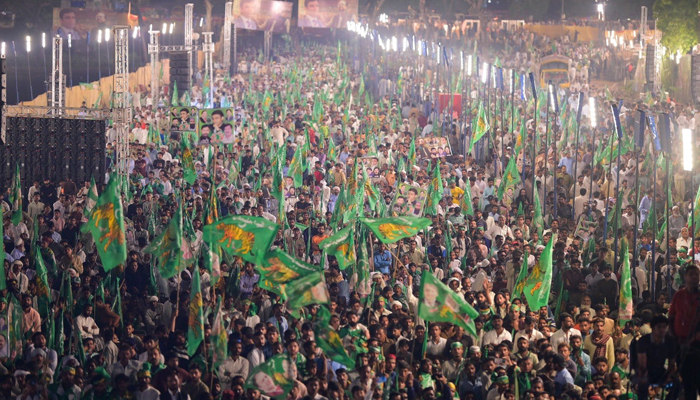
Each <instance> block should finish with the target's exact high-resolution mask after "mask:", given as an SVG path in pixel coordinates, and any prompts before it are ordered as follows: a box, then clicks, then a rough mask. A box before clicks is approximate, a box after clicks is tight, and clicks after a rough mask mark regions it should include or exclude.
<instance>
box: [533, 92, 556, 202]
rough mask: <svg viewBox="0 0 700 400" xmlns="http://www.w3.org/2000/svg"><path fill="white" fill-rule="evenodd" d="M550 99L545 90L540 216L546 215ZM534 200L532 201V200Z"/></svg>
mask: <svg viewBox="0 0 700 400" xmlns="http://www.w3.org/2000/svg"><path fill="white" fill-rule="evenodd" d="M550 101H552V99H550V93H549V90H547V104H546V106H545V120H544V182H542V186H543V187H544V189H543V191H544V195H543V196H542V212H543V214H542V215H546V214H547V174H549V167H548V165H549V102H550ZM533 200H534V199H533Z"/></svg>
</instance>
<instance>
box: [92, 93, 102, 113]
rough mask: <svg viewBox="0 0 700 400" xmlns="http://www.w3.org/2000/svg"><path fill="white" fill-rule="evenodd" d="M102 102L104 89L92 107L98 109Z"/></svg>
mask: <svg viewBox="0 0 700 400" xmlns="http://www.w3.org/2000/svg"><path fill="white" fill-rule="evenodd" d="M101 103H102V91H100V93H99V94H98V95H97V100H95V103H94V104H93V105H92V108H94V109H97V108H100V104H101Z"/></svg>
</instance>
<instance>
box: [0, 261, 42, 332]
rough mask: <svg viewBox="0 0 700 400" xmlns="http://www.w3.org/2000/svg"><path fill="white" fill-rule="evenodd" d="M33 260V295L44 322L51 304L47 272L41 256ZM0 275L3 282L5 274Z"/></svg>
mask: <svg viewBox="0 0 700 400" xmlns="http://www.w3.org/2000/svg"><path fill="white" fill-rule="evenodd" d="M3 253H4V252H3ZM34 259H35V260H36V266H35V267H36V277H35V278H34V282H35V284H36V290H35V294H34V295H35V296H36V297H37V302H38V305H39V309H38V310H37V311H39V315H40V316H41V318H42V319H44V320H45V319H46V318H49V312H50V308H49V305H50V303H51V297H50V289H49V274H48V270H47V269H46V265H44V258H43V257H41V255H38V257H34ZM0 275H3V277H2V278H0V279H2V280H3V281H4V280H5V276H4V275H5V273H4V272H2V273H0Z"/></svg>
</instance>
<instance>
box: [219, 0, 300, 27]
mask: <svg viewBox="0 0 700 400" xmlns="http://www.w3.org/2000/svg"><path fill="white" fill-rule="evenodd" d="M292 5H293V4H292V3H288V2H285V1H272V0H235V1H234V2H233V23H234V24H235V26H236V28H239V29H248V30H254V31H272V32H276V33H282V32H288V31H289V23H290V20H291V18H292Z"/></svg>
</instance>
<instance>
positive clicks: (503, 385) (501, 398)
mask: <svg viewBox="0 0 700 400" xmlns="http://www.w3.org/2000/svg"><path fill="white" fill-rule="evenodd" d="M493 383H494V384H495V385H496V387H494V388H493V389H491V390H489V393H488V394H487V395H486V400H505V399H506V390H508V387H509V381H508V375H503V376H499V377H497V378H496V379H495V380H494V381H493Z"/></svg>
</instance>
